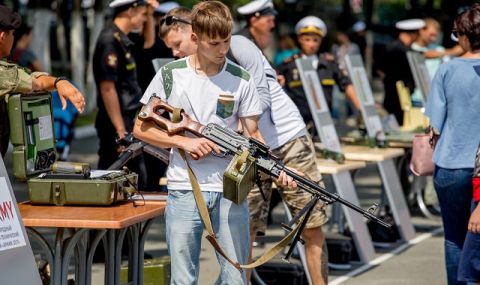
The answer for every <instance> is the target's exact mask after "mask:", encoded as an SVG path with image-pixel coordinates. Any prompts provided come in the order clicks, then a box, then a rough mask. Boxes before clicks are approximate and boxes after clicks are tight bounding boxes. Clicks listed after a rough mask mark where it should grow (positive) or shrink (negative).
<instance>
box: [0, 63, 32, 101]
mask: <svg viewBox="0 0 480 285" xmlns="http://www.w3.org/2000/svg"><path fill="white" fill-rule="evenodd" d="M30 92H32V76H31V75H30V74H28V73H27V72H26V71H25V70H24V69H22V68H20V67H18V66H17V65H15V64H10V63H0V96H1V97H3V96H5V95H7V94H10V93H30Z"/></svg>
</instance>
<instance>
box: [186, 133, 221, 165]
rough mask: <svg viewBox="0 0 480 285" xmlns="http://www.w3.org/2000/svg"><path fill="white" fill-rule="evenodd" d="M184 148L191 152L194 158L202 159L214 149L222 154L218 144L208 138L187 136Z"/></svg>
mask: <svg viewBox="0 0 480 285" xmlns="http://www.w3.org/2000/svg"><path fill="white" fill-rule="evenodd" d="M182 148H183V149H184V150H185V151H186V152H188V153H190V155H191V156H192V158H193V159H194V160H197V159H200V158H202V157H205V156H207V155H209V154H210V153H211V152H212V151H214V152H216V153H217V154H220V153H221V151H220V149H219V148H218V146H217V145H216V144H215V143H214V142H212V141H210V140H208V139H206V138H186V140H185V143H184V144H182Z"/></svg>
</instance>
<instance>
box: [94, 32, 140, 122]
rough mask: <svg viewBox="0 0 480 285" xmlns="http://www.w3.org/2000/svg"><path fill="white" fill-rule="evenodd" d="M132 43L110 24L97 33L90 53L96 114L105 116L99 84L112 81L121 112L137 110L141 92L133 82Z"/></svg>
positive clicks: (134, 75)
mask: <svg viewBox="0 0 480 285" xmlns="http://www.w3.org/2000/svg"><path fill="white" fill-rule="evenodd" d="M132 46H133V42H132V41H130V40H129V39H128V37H127V36H126V35H125V34H124V33H123V32H122V31H120V29H119V28H118V27H117V26H116V25H114V24H112V26H111V27H106V28H104V29H103V30H102V32H101V33H100V36H99V37H98V40H97V44H96V46H95V51H94V53H93V75H94V77H95V83H96V84H97V92H98V97H97V106H98V111H99V113H106V111H105V106H104V104H103V100H102V97H101V94H100V82H102V81H113V82H114V83H115V89H116V90H117V94H118V99H119V101H120V108H121V110H122V113H124V112H128V111H135V110H137V109H139V108H140V106H141V103H140V99H141V97H142V91H141V89H140V85H139V84H138V80H137V70H136V63H135V58H134V56H133V54H132V52H131V49H132Z"/></svg>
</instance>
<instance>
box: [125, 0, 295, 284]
mask: <svg viewBox="0 0 480 285" xmlns="http://www.w3.org/2000/svg"><path fill="white" fill-rule="evenodd" d="M232 23H233V21H232V17H231V14H230V11H229V9H228V7H226V6H225V5H224V4H222V3H221V2H218V1H206V2H201V3H199V4H197V5H195V6H194V8H193V10H192V28H193V33H192V35H191V37H192V40H193V41H194V42H195V43H196V44H197V46H198V48H197V51H196V53H194V54H193V55H191V56H189V57H186V58H184V59H180V60H177V61H174V62H172V63H169V64H167V65H165V66H164V67H163V68H162V69H161V70H160V71H159V72H158V73H157V75H156V76H155V77H154V78H153V80H152V82H151V83H150V85H149V87H148V88H147V90H146V91H145V94H144V96H143V98H142V100H141V102H142V103H143V104H147V103H148V100H149V98H150V97H151V96H152V95H153V94H156V96H159V97H160V98H162V99H163V100H165V101H167V103H168V104H170V105H172V106H174V107H179V108H182V109H183V110H184V111H185V112H186V113H187V114H188V115H189V116H191V117H192V118H193V119H194V120H196V121H198V122H200V123H201V124H204V125H206V124H208V123H217V124H219V125H221V126H224V127H228V128H231V129H236V128H237V126H238V125H239V122H241V124H242V125H243V126H244V127H245V128H246V131H247V132H248V133H249V134H250V135H251V136H252V137H254V138H256V139H258V140H260V141H263V138H262V137H261V135H260V132H259V130H258V126H257V120H258V116H259V115H260V114H261V108H260V102H259V99H258V98H259V96H258V94H257V93H256V92H257V91H256V87H255V84H254V83H253V79H252V78H251V77H250V75H249V74H248V73H247V72H246V71H245V70H244V69H242V68H241V67H239V66H238V65H236V64H234V63H233V62H231V61H230V60H227V59H226V58H225V55H226V53H227V51H228V49H229V47H230V38H231V30H232ZM134 134H135V136H136V137H138V138H140V139H142V140H144V141H146V142H148V143H151V144H154V145H157V146H160V147H170V148H172V152H171V154H170V164H169V166H168V170H167V179H168V189H169V195H168V201H167V209H166V213H165V216H166V230H167V245H168V250H169V253H170V256H171V260H172V267H171V274H172V275H171V282H172V284H196V280H197V279H198V278H197V277H198V273H199V255H200V247H201V238H202V233H203V224H202V221H201V218H200V215H199V213H198V210H197V207H196V205H195V199H194V196H193V192H192V186H191V184H190V180H189V178H188V173H187V166H186V164H185V162H184V161H183V159H182V158H181V156H180V154H179V152H178V150H177V149H179V148H181V149H184V150H185V151H186V152H187V153H190V154H191V156H192V157H195V158H196V159H197V160H193V159H191V158H187V159H189V163H190V165H191V167H192V169H193V172H194V173H195V175H196V177H197V179H198V182H199V184H200V188H201V190H202V193H203V196H204V199H205V202H206V204H207V207H208V209H209V213H210V218H211V220H212V224H213V227H214V231H215V234H216V237H217V239H218V240H219V242H220V245H221V246H222V248H223V249H224V251H225V253H226V254H227V256H229V257H230V258H231V259H233V260H237V261H238V262H239V263H241V264H245V263H246V262H247V261H248V254H249V213H248V205H247V202H246V201H244V202H243V203H242V204H241V205H236V204H234V203H232V202H231V201H229V200H227V199H224V198H223V195H222V191H223V172H224V171H225V168H226V166H227V164H228V162H229V161H228V160H227V159H225V158H219V157H216V156H213V155H212V154H211V152H213V151H214V152H217V153H220V151H219V149H218V146H216V145H215V144H214V143H212V142H211V141H209V140H207V139H204V138H194V137H191V136H183V135H174V136H168V135H167V134H166V133H165V132H163V131H161V130H159V129H158V128H156V127H155V125H153V123H150V122H143V121H140V120H137V121H136V124H135V129H134ZM279 183H280V184H284V185H287V186H290V187H295V186H296V184H295V183H294V182H292V180H291V178H290V177H287V176H286V175H285V173H282V175H281V177H280V178H279ZM217 256H218V255H217ZM218 261H219V263H220V266H221V278H222V281H223V282H224V283H225V284H246V277H245V272H240V271H239V270H237V269H236V268H235V267H234V266H232V265H231V264H229V263H228V262H227V261H226V260H225V259H223V258H222V257H218Z"/></svg>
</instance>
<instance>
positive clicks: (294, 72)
mask: <svg viewBox="0 0 480 285" xmlns="http://www.w3.org/2000/svg"><path fill="white" fill-rule="evenodd" d="M298 57H299V55H294V56H292V57H290V58H288V59H286V60H285V61H284V62H283V63H282V64H281V65H280V66H279V72H280V73H281V74H282V75H283V76H285V91H286V92H287V94H288V95H289V96H290V98H292V100H293V102H295V104H296V105H297V107H298V109H299V110H300V113H301V115H302V117H303V120H304V121H305V122H306V123H308V122H310V121H312V120H313V119H312V114H311V113H310V108H309V106H308V101H307V97H306V96H305V91H304V90H303V83H302V81H301V80H300V73H299V71H298V68H297V65H296V64H295V59H297V58H298ZM317 74H318V78H319V80H320V84H321V85H322V90H323V93H324V94H325V99H326V100H327V103H328V106H329V108H330V109H331V108H332V92H333V86H334V85H335V84H336V85H337V86H338V87H339V88H340V90H341V91H342V92H343V91H345V89H346V88H347V85H349V84H351V81H350V78H348V76H345V75H344V74H343V73H342V72H341V71H340V69H339V68H338V64H337V62H336V61H332V60H326V59H325V56H324V55H322V54H321V55H320V56H319V59H318V66H317Z"/></svg>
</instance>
